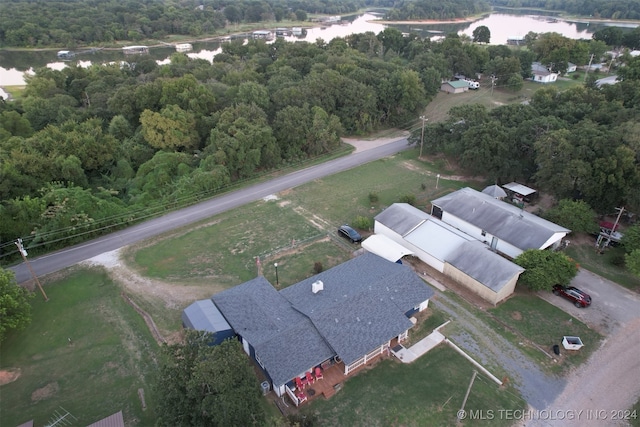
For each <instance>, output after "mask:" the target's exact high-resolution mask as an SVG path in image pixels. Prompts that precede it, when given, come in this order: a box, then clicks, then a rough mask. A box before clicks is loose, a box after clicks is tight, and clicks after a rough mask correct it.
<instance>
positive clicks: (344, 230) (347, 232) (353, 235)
mask: <svg viewBox="0 0 640 427" xmlns="http://www.w3.org/2000/svg"><path fill="white" fill-rule="evenodd" d="M338 234H339V235H340V236H342V237H344V238H345V239H348V240H349V241H351V243H360V242H362V236H361V235H360V233H358V232H357V231H356V230H354V229H353V228H351V227H349V226H348V225H347V224H345V225H342V226H340V228H338Z"/></svg>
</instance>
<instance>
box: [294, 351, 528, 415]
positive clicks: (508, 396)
mask: <svg viewBox="0 0 640 427" xmlns="http://www.w3.org/2000/svg"><path fill="white" fill-rule="evenodd" d="M472 373H473V366H472V365H471V364H470V363H469V362H468V361H467V360H466V359H464V358H463V357H462V356H460V355H459V354H458V353H456V352H455V351H454V350H452V349H451V348H450V347H448V346H446V345H444V344H441V345H440V346H438V347H436V348H435V349H433V350H431V351H430V352H429V353H428V354H427V355H425V356H423V357H421V358H419V359H418V360H416V361H415V362H413V363H411V364H403V363H399V362H398V361H396V360H393V359H387V360H384V361H382V362H380V363H379V364H377V365H376V366H375V368H374V369H370V370H368V371H366V372H362V373H360V374H359V375H358V376H356V377H353V378H351V379H349V380H348V381H346V382H345V383H344V387H343V388H342V390H340V392H339V393H338V394H337V395H336V396H335V397H333V398H331V399H330V400H324V399H317V400H316V401H314V402H312V403H311V404H310V405H309V406H307V407H306V408H303V409H302V410H301V412H302V414H304V415H306V416H307V418H310V419H312V420H316V421H317V424H318V425H322V426H325V425H326V426H387V425H402V426H450V425H456V421H457V418H456V413H457V411H458V410H459V409H460V407H461V405H462V402H463V400H464V396H465V393H466V390H467V387H468V385H469V381H470V380H471V376H472ZM513 392H514V391H513V390H512V389H510V388H508V387H507V388H504V389H502V388H499V387H498V385H497V384H495V383H493V382H492V381H491V380H489V379H488V378H486V377H484V376H482V375H478V377H477V378H476V380H475V382H474V384H473V387H472V389H471V393H470V395H469V398H468V400H467V404H466V407H465V409H467V410H474V411H477V410H484V411H487V410H488V409H491V410H494V411H498V410H499V409H511V410H515V409H522V408H523V407H524V401H523V400H522V399H520V398H519V397H518V396H516V395H515V394H513ZM510 423H511V421H510V420H501V419H498V417H496V419H494V420H485V421H478V420H467V421H464V422H462V423H461V424H458V425H474V426H475V425H492V426H493V425H497V426H500V425H510Z"/></svg>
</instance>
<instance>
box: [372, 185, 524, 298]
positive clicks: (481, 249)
mask: <svg viewBox="0 0 640 427" xmlns="http://www.w3.org/2000/svg"><path fill="white" fill-rule="evenodd" d="M487 196H488V197H491V198H493V197H492V196H491V195H487ZM374 232H375V235H378V234H380V235H384V236H386V237H387V238H389V239H391V240H393V241H394V242H396V243H398V244H400V245H403V246H405V247H406V248H407V249H408V250H410V251H411V252H413V254H414V255H415V256H417V257H418V258H419V259H420V260H421V261H423V262H424V263H425V264H427V265H429V266H431V267H433V268H434V269H436V270H437V271H439V272H441V273H443V274H445V275H446V276H448V277H449V278H451V279H453V280H455V281H456V282H457V283H458V284H460V285H462V286H464V287H465V288H467V289H469V290H470V291H472V292H474V293H475V294H477V295H479V296H480V297H481V298H483V299H485V300H486V301H487V302H490V303H492V304H494V305H495V304H497V303H498V302H500V301H502V300H504V299H505V298H506V297H508V296H509V295H511V294H512V293H513V291H514V289H515V286H516V282H517V281H518V277H520V274H521V273H522V271H523V269H522V268H521V267H519V266H517V265H516V264H514V263H512V262H511V261H509V260H507V259H505V258H504V257H502V256H500V255H499V254H497V253H495V252H494V251H492V250H490V248H489V246H488V245H487V242H480V241H478V240H477V239H475V238H474V237H473V236H470V235H468V234H466V233H465V232H464V231H462V230H460V229H458V228H456V227H454V226H452V225H450V224H447V223H446V222H444V221H442V220H440V219H438V218H436V217H435V216H432V215H429V214H428V213H426V212H424V211H422V210H420V209H418V208H416V207H414V206H411V205H409V204H407V203H394V204H393V205H391V206H389V207H388V208H387V209H385V210H384V211H382V212H381V213H379V214H378V215H377V216H376V217H375V222H374Z"/></svg>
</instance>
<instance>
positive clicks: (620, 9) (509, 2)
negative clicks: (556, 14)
mask: <svg viewBox="0 0 640 427" xmlns="http://www.w3.org/2000/svg"><path fill="white" fill-rule="evenodd" d="M491 4H492V5H494V6H506V7H522V8H535V9H549V10H561V11H565V12H568V13H569V14H572V15H579V16H593V17H594V18H603V19H640V4H638V2H637V1H635V0H517V1H514V0H491Z"/></svg>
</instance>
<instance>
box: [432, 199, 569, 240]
mask: <svg viewBox="0 0 640 427" xmlns="http://www.w3.org/2000/svg"><path fill="white" fill-rule="evenodd" d="M431 203H432V204H433V205H434V206H437V207H439V208H440V209H442V210H443V211H444V212H446V213H449V214H451V215H453V216H455V217H457V218H460V219H462V220H463V221H466V222H467V223H469V224H472V225H474V226H476V227H478V228H480V229H482V230H484V231H486V232H487V233H490V234H492V235H494V236H496V237H498V238H499V239H501V240H504V241H505V242H508V243H510V244H511V245H513V246H515V247H517V248H519V249H521V250H523V251H524V250H527V249H540V248H542V246H543V245H544V244H545V243H546V242H547V241H548V240H549V239H550V238H551V237H552V236H553V235H554V234H555V233H569V232H570V231H571V230H568V229H566V228H564V227H561V226H559V225H557V224H554V223H552V222H551V221H547V220H546V219H543V218H540V217H539V216H536V215H533V214H530V213H529V212H527V211H524V210H522V209H519V208H517V207H516V206H513V205H510V204H508V203H505V202H502V201H500V200H497V199H494V198H493V197H491V196H489V195H488V194H484V193H481V192H479V191H476V190H474V189H472V188H468V187H467V188H462V189H460V190H458V191H456V192H453V193H451V194H447V195H446V196H443V197H440V198H439V199H436V200H433V201H432V202H431Z"/></svg>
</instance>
